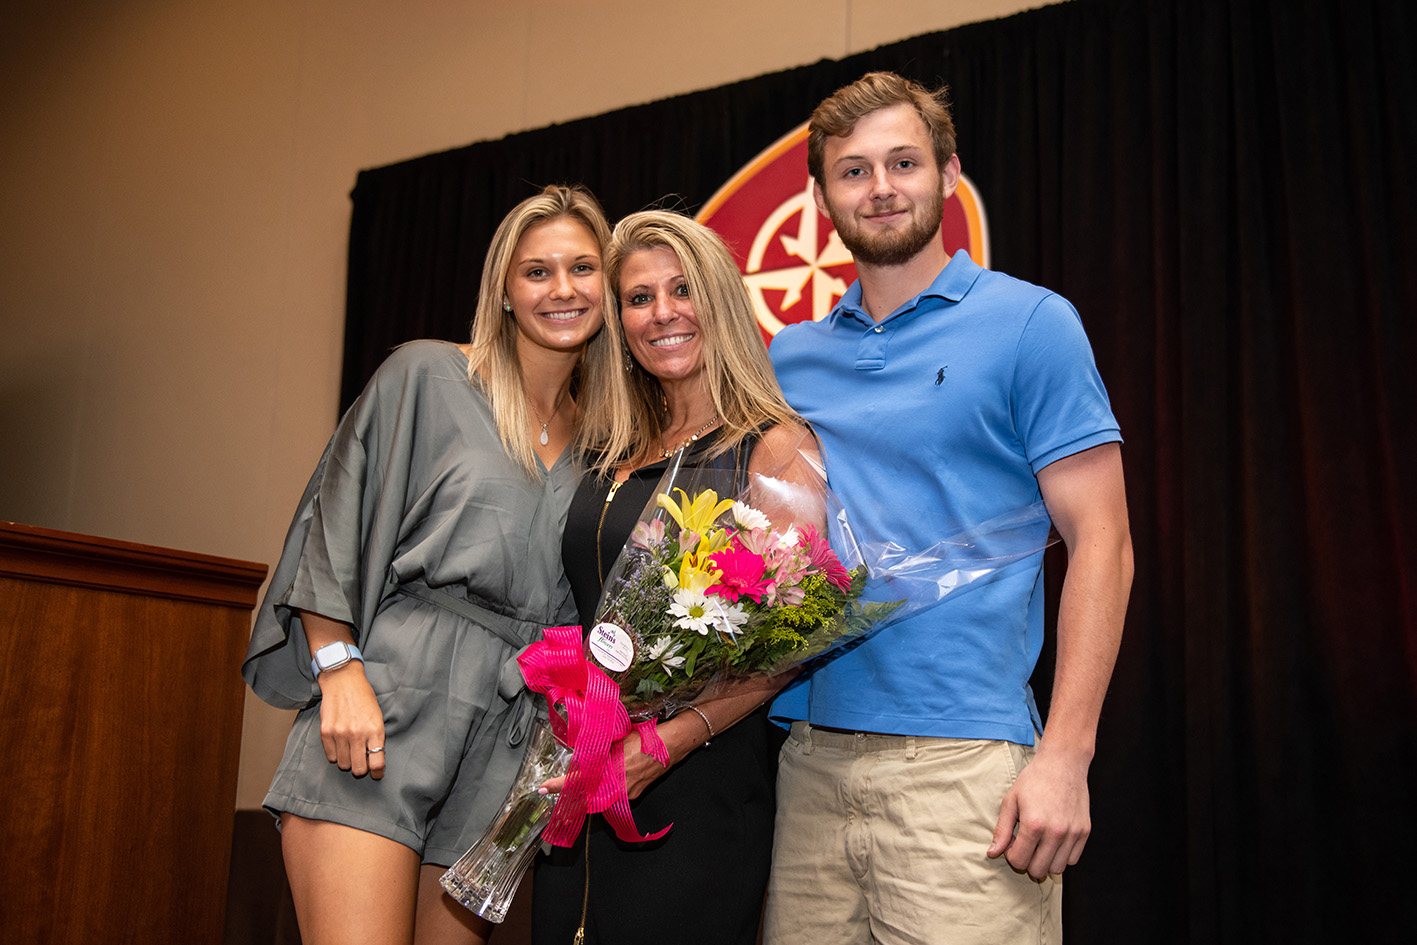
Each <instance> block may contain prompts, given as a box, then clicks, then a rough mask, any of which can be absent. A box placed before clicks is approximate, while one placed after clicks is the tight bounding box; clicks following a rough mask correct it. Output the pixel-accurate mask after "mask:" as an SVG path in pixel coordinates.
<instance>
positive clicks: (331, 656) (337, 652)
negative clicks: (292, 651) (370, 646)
mask: <svg viewBox="0 0 1417 945" xmlns="http://www.w3.org/2000/svg"><path fill="white" fill-rule="evenodd" d="M350 660H359V662H361V663H362V662H364V654H363V653H361V652H359V647H357V646H355V645H354V644H353V643H345V642H343V641H341V640H336V641H335V642H334V643H326V644H325V645H324V646H322V647H320V648H319V649H318V650H316V651H315V658H314V659H312V660H311V661H310V672H312V673H314V674H315V676H316V677H318V676H319V675H320V674H321V673H328V672H329V671H330V670H332V669H339V668H340V667H341V666H343V665H344V664H345V663H348V662H349V661H350Z"/></svg>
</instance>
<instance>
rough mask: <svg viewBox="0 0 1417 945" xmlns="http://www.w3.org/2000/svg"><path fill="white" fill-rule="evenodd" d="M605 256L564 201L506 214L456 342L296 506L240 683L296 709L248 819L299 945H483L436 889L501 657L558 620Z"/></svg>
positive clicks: (467, 794) (400, 387) (594, 225)
mask: <svg viewBox="0 0 1417 945" xmlns="http://www.w3.org/2000/svg"><path fill="white" fill-rule="evenodd" d="M608 237H609V229H608V227H607V225H606V222H605V218H604V216H603V214H602V212H601V210H600V207H599V206H598V205H597V204H596V202H595V200H594V198H593V197H591V196H590V194H589V193H587V192H586V191H584V190H583V189H581V188H579V187H576V188H566V187H548V188H546V190H544V191H543V192H542V193H541V194H539V195H537V196H535V197H532V198H529V199H527V200H525V201H523V202H522V203H521V204H519V205H518V206H517V207H516V208H515V209H513V211H512V212H511V213H510V214H509V215H508V216H507V218H506V219H505V220H504V221H503V222H502V224H501V226H500V227H499V228H498V230H497V234H496V236H495V237H494V239H493V242H492V246H491V249H490V250H489V251H488V255H487V262H486V266H485V268H484V271H483V279H482V287H481V292H480V297H479V300H478V307H477V312H476V318H475V320H474V323H473V335H472V341H471V344H467V345H456V344H450V343H444V342H436V341H419V342H412V343H410V344H407V345H404V346H402V347H400V348H399V349H397V350H396V351H394V353H393V354H392V355H391V356H390V357H389V358H388V360H387V361H385V362H384V364H383V365H381V366H380V368H379V369H378V371H377V372H376V373H375V375H374V377H373V379H372V380H371V381H370V382H369V384H368V386H367V387H366V388H365V390H364V392H363V394H362V395H361V396H360V397H359V399H358V400H357V401H356V402H355V403H354V405H353V406H352V407H351V408H350V409H349V411H348V412H347V413H346V414H345V416H344V418H343V419H342V420H341V421H340V424H339V427H338V429H337V430H336V432H335V435H334V437H333V439H332V440H331V441H330V443H329V446H328V447H327V448H326V450H325V454H324V456H323V457H322V458H321V460H320V462H319V465H318V467H317V468H316V470H315V474H314V476H313V477H312V478H311V480H310V484H309V486H308V487H307V488H306V490H305V495H304V497H303V498H302V499H301V502H300V506H299V509H298V511H297V513H296V516H295V520H294V522H293V523H292V524H291V528H290V532H289V534H288V536H287V538H286V543H285V548H284V551H283V553H282V556H281V559H280V562H279V564H278V565H277V567H276V569H275V573H274V575H273V577H272V580H271V585H270V588H269V590H268V591H267V595H266V599H265V601H264V602H263V604H262V606H261V610H260V612H259V614H258V616H257V620H256V624H255V627H254V629H253V631H252V636H251V645H250V649H249V651H248V653H247V657H246V662H245V665H244V666H243V670H242V672H243V675H244V676H245V678H246V681H247V682H248V683H249V684H250V686H251V687H252V689H253V690H254V691H255V692H256V693H257V695H259V696H261V697H262V698H263V699H265V700H266V701H267V702H270V703H272V704H274V705H277V706H281V707H285V708H293V709H298V710H299V713H298V715H297V717H296V720H295V724H294V727H293V729H292V731H291V733H290V737H289V740H288V742H287V744H286V749H285V755H284V757H283V759H282V760H281V764H280V768H279V770H278V771H277V773H276V776H275V779H274V781H273V783H272V784H271V788H270V793H269V794H268V795H267V796H266V798H265V801H264V805H265V807H266V808H267V809H269V810H270V811H271V812H272V813H273V814H275V815H276V816H277V817H278V818H279V822H280V826H281V831H282V848H283V852H284V857H285V863H286V871H287V874H288V875H289V878H290V885H291V890H292V893H293V894H294V899H295V907H296V914H297V918H298V920H299V924H300V931H301V935H302V937H303V939H304V941H305V943H306V945H318V943H336V942H337V943H340V945H349V943H358V942H371V943H372V942H377V943H380V945H387V943H413V942H415V941H417V942H418V943H420V945H424V943H432V942H461V943H475V942H483V941H485V940H486V937H487V935H488V933H489V931H490V927H489V926H488V924H487V923H485V922H484V921H483V920H482V919H480V918H478V917H476V916H474V915H473V914H472V913H471V912H469V911H468V910H466V909H464V908H462V907H461V906H459V905H457V904H456V903H454V902H453V901H452V900H450V899H448V898H447V897H445V896H443V895H442V891H441V888H440V887H439V885H438V877H439V876H440V875H441V873H442V871H443V870H444V869H445V868H446V867H447V866H448V865H449V864H451V863H452V862H453V861H455V860H456V859H457V858H458V856H460V855H461V854H462V853H463V852H464V851H465V850H466V849H467V847H468V846H470V845H471V843H472V842H473V841H474V840H475V839H476V838H477V837H478V836H479V834H480V833H481V832H482V830H483V828H484V827H485V826H486V824H487V822H488V820H489V819H490V818H491V816H492V815H493V813H494V812H495V811H496V809H497V808H498V805H499V804H500V802H501V800H502V798H503V796H504V795H505V793H506V791H507V789H508V788H509V787H510V785H511V781H512V778H513V776H514V775H515V773H516V770H517V767H518V765H519V763H520V760H521V755H522V752H523V749H524V747H525V746H524V736H525V733H526V726H527V723H528V722H529V719H530V714H531V710H532V703H531V700H530V697H529V695H527V694H526V693H525V690H524V689H522V688H521V685H520V683H521V677H520V675H519V673H517V671H516V664H515V662H514V657H515V655H516V654H517V652H518V650H519V649H520V648H521V647H522V646H523V645H524V644H526V643H528V642H530V641H532V640H533V639H536V638H537V637H538V636H539V634H540V631H541V630H542V629H543V628H545V627H548V626H557V625H561V624H565V623H571V622H574V620H575V614H576V611H575V606H574V604H573V603H572V601H571V598H570V592H569V588H568V586H567V584H566V581H565V578H564V576H563V575H562V571H561V563H560V547H561V531H562V527H563V525H564V523H565V519H566V509H567V506H568V504H569V502H570V500H571V496H572V494H573V493H574V491H575V488H576V482H577V478H576V477H577V470H575V469H574V468H573V463H572V457H573V454H574V452H575V449H574V440H575V436H576V430H577V428H578V426H579V423H580V421H581V419H582V418H583V416H584V414H585V413H586V411H587V410H589V411H592V412H593V407H590V406H589V405H591V404H593V403H594V402H595V401H596V399H597V391H598V390H599V389H600V388H601V387H602V386H603V385H605V384H613V383H618V382H619V381H618V380H617V375H618V373H620V372H619V367H618V362H617V361H614V360H612V359H611V358H610V349H609V348H608V346H607V345H606V344H605V341H604V338H603V337H601V336H600V335H599V334H598V333H599V332H600V328H601V324H602V318H601V304H602V300H603V299H604V298H605V297H606V289H605V283H604V273H603V270H602V266H601V252H602V250H603V248H604V246H605V244H606V242H607V240H608ZM573 381H574V382H575V383H573ZM605 399H607V400H608V399H609V398H608V397H607V398H605Z"/></svg>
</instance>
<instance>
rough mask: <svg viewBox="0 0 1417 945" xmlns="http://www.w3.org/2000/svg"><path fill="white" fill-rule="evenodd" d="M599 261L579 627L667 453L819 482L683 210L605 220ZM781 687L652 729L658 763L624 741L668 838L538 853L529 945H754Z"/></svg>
mask: <svg viewBox="0 0 1417 945" xmlns="http://www.w3.org/2000/svg"><path fill="white" fill-rule="evenodd" d="M606 267H607V275H608V277H609V283H610V286H611V288H612V291H613V292H614V293H615V295H616V297H617V301H616V303H615V304H614V305H613V306H607V311H606V332H607V333H608V334H609V335H610V336H611V338H612V339H613V341H614V343H616V344H618V345H619V346H620V347H621V350H622V352H623V357H624V367H625V371H626V374H627V377H626V380H627V381H628V400H627V401H626V402H625V403H623V404H617V405H615V408H614V409H613V410H611V411H609V414H610V416H609V419H608V423H607V426H608V430H607V431H606V433H605V439H604V444H603V449H602V451H601V453H600V457H599V462H598V463H596V464H595V465H594V466H593V468H592V470H591V471H590V472H589V473H588V474H587V475H586V476H585V477H584V478H583V479H582V481H581V483H580V487H579V489H578V491H577V493H576V495H575V497H574V498H573V499H572V500H571V509H570V513H569V515H568V517H567V521H566V532H565V537H564V539H563V542H562V560H563V563H564V564H565V568H566V575H567V577H568V578H569V579H570V582H571V590H572V594H573V595H574V597H575V602H576V607H577V610H578V611H579V613H580V620H581V625H582V626H583V627H590V626H593V624H594V617H595V608H596V604H597V602H598V601H599V598H600V592H601V586H602V583H603V582H604V580H605V576H606V573H607V571H608V570H609V568H610V567H611V565H612V564H613V563H614V562H615V559H616V557H617V556H618V555H619V553H620V549H621V548H622V547H623V546H624V544H625V540H626V539H627V538H628V537H629V535H630V532H631V530H632V529H633V527H634V525H635V523H636V522H637V521H638V520H639V516H640V513H641V511H642V510H643V509H644V507H645V504H646V503H647V502H648V501H649V500H650V498H651V497H652V496H653V494H654V491H655V487H656V486H657V485H658V483H659V481H660V477H661V475H662V474H663V473H664V471H665V469H666V466H667V464H668V463H669V462H670V460H671V459H673V458H674V457H675V455H676V454H678V453H681V452H682V453H684V454H685V455H684V457H683V463H684V464H685V465H696V466H705V465H712V466H716V467H719V468H722V469H724V470H732V471H733V472H734V473H735V474H736V475H735V479H736V481H737V484H738V486H740V487H742V486H746V485H747V484H748V482H749V477H750V475H752V474H757V473H763V474H769V475H772V476H774V477H776V478H779V479H789V480H796V481H800V482H804V483H810V482H814V481H815V482H819V481H820V479H819V476H818V474H817V472H816V471H815V470H814V469H813V468H812V466H813V462H814V461H815V460H817V453H816V441H815V439H814V438H813V437H812V435H811V433H810V432H809V431H808V430H807V429H806V428H805V426H804V425H803V424H802V422H801V420H800V419H799V418H798V417H797V415H796V414H795V413H793V411H792V409H791V408H790V407H789V406H788V405H787V402H786V401H785V400H784V399H783V396H782V392H781V390H780V389H779V387H778V385H777V381H776V379H775V378H774V377H773V374H772V365H771V362H770V361H769V360H768V355H767V348H766V346H765V345H764V344H763V341H762V336H761V334H760V333H759V329H758V325H757V321H756V319H755V317H754V315H753V308H752V303H751V301H750V300H749V297H748V293H747V291H746V289H745V288H744V286H743V282H742V278H741V276H740V275H739V272H738V269H737V266H736V265H735V264H734V262H733V258H732V256H731V255H730V254H729V252H728V250H727V248H726V247H725V246H724V245H723V243H722V241H720V240H719V239H718V237H717V236H716V235H714V234H713V232H712V231H710V230H709V229H707V228H706V227H704V226H702V225H700V224H698V223H695V222H694V221H692V220H690V219H688V218H687V217H684V216H681V215H679V214H674V213H666V212H661V211H646V212H643V213H636V214H632V215H631V216H629V217H626V218H625V219H624V220H622V221H621V222H620V223H619V225H617V226H616V228H615V232H614V235H613V237H612V240H611V245H610V248H609V249H608V250H607V253H606ZM784 681H785V680H781V679H779V680H775V681H764V683H763V684H761V685H758V686H756V687H752V688H749V687H744V688H740V689H738V690H736V691H734V692H733V693H732V694H731V695H727V696H724V697H720V698H714V699H706V700H701V701H700V702H698V703H697V704H696V705H694V706H693V707H692V708H690V709H688V710H685V711H683V712H681V713H679V714H678V715H676V716H674V717H673V718H671V719H668V720H667V721H664V720H662V721H661V722H660V724H659V727H658V728H659V733H660V735H661V736H662V737H663V739H664V743H665V746H666V748H667V749H668V751H669V757H670V767H669V768H665V767H663V766H661V765H660V764H659V763H658V762H657V761H654V760H653V759H651V758H650V757H649V756H648V755H645V754H643V753H642V752H640V750H639V738H638V736H637V735H634V734H631V735H630V736H629V737H628V738H627V739H626V740H625V769H626V772H625V773H626V781H627V784H628V792H629V796H630V798H631V809H632V811H633V812H634V817H635V823H636V824H637V825H638V827H639V829H640V830H642V831H646V832H652V831H655V830H658V829H660V828H662V827H663V826H665V825H666V824H669V823H671V822H672V823H673V825H674V827H673V829H672V830H670V831H669V833H668V834H667V835H665V836H664V837H662V838H660V839H659V840H655V841H651V842H648V843H625V842H622V841H620V840H619V839H618V838H616V837H615V835H614V833H613V832H612V831H611V829H610V828H609V826H608V825H607V824H606V822H605V821H604V819H603V818H598V817H592V818H591V819H590V821H589V825H588V828H587V830H585V831H583V832H582V834H581V836H580V838H579V839H578V841H577V843H576V845H575V846H574V847H572V848H569V849H554V850H552V852H551V853H550V854H549V855H543V856H540V857H538V858H537V863H536V871H535V875H534V881H533V911H532V940H533V942H534V943H535V945H570V943H571V942H572V940H573V939H574V937H575V935H576V932H577V930H578V929H580V928H582V927H583V928H584V942H585V945H597V943H598V945H636V943H640V942H644V943H651V942H653V943H660V942H665V941H672V942H676V943H680V945H693V943H703V945H752V943H753V942H754V941H755V940H756V938H757V931H758V922H759V917H760V914H761V909H762V902H763V892H764V889H765V887H766V884H767V877H768V867H769V863H770V858H771V851H772V828H773V816H774V810H775V805H774V785H775V781H776V776H777V752H778V748H779V747H780V745H781V741H782V733H781V732H780V731H779V730H778V729H777V728H776V727H775V726H774V725H772V724H771V723H770V722H769V721H768V719H767V710H766V707H765V706H764V703H765V702H766V701H767V700H768V699H769V698H770V697H771V696H772V695H773V693H774V692H775V691H776V689H777V688H778V686H779V685H780V684H781V682H784ZM710 743H711V744H710ZM587 837H589V850H588V851H587V849H586V842H587ZM587 862H588V863H589V864H590V881H589V883H587V877H586V865H587ZM583 910H584V917H583V915H582V913H583Z"/></svg>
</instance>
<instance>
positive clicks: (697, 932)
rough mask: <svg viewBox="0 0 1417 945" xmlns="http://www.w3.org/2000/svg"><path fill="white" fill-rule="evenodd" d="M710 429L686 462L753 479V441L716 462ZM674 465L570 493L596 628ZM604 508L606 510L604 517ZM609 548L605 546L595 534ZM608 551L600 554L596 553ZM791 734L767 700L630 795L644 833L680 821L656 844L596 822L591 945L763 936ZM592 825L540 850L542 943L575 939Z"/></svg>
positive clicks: (749, 944)
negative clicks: (622, 557) (623, 552)
mask: <svg viewBox="0 0 1417 945" xmlns="http://www.w3.org/2000/svg"><path fill="white" fill-rule="evenodd" d="M713 440H714V436H713V435H710V436H707V437H704V438H703V439H701V440H699V441H698V442H697V443H695V444H693V447H692V448H691V449H692V450H693V455H690V456H686V457H685V462H689V463H691V462H694V461H695V458H696V457H698V458H699V460H700V462H699V464H700V465H708V464H712V465H714V466H721V467H723V468H727V469H735V470H737V471H738V472H739V474H740V475H743V476H744V479H745V480H746V476H745V474H743V470H744V469H745V468H746V461H745V458H744V457H745V454H746V452H747V450H748V448H750V447H751V442H748V441H745V444H744V445H743V446H741V447H739V449H738V450H730V451H728V452H726V453H724V454H722V455H720V456H718V457H715V458H713V459H712V460H709V459H706V458H704V457H705V454H706V453H707V451H708V449H709V448H710V447H711V446H712V443H713ZM666 465H667V461H666V462H660V463H655V464H654V465H651V466H646V467H644V468H643V469H638V470H635V471H634V472H632V473H631V474H630V478H629V479H628V480H626V481H625V483H624V484H622V485H621V486H620V488H619V489H618V490H616V492H615V496H614V498H613V500H612V501H611V502H610V503H609V505H608V507H607V505H606V496H607V495H608V494H609V492H610V483H609V482H608V481H606V480H604V479H596V478H594V477H591V476H587V477H585V478H584V479H582V481H581V484H580V488H579V489H578V490H577V492H576V495H575V498H573V499H572V500H571V510H570V514H569V516H568V517H567V520H566V532H565V536H564V538H563V539H562V545H561V556H562V561H563V563H564V564H565V568H566V575H567V577H568V578H569V579H570V582H571V590H572V593H573V594H574V596H575V600H576V606H577V609H578V610H579V612H580V619H581V625H582V626H590V625H591V624H592V622H593V620H594V617H595V606H596V604H597V603H598V601H599V598H600V589H601V583H602V580H603V575H604V571H606V570H608V569H609V568H610V566H611V565H612V564H613V563H614V561H615V558H616V556H617V555H619V553H620V549H621V548H622V547H623V546H624V544H625V540H626V539H627V538H628V537H629V535H630V532H631V530H632V529H633V528H634V526H635V523H636V522H637V521H638V520H639V515H640V512H641V511H642V510H643V509H644V507H645V504H646V503H647V502H648V501H649V500H650V498H651V497H652V496H653V495H654V489H655V486H656V485H658V484H659V480H660V477H661V476H662V475H663V474H664V470H665V467H666ZM602 513H604V518H603V520H602ZM597 533H598V534H599V538H600V541H599V545H600V547H599V548H598V549H597V548H596V536H597ZM597 551H598V552H599V554H598V555H597ZM784 734H785V733H783V732H782V731H781V730H780V729H778V728H777V727H776V726H774V725H773V724H772V723H770V722H769V721H768V720H767V709H766V707H764V708H763V709H759V710H758V711H757V712H754V713H753V714H751V715H749V716H748V717H747V718H745V719H744V720H743V721H741V722H739V723H738V724H737V725H735V726H733V727H732V728H730V729H728V730H727V731H726V732H723V733H722V734H719V735H716V736H714V738H713V743H712V744H711V745H709V746H707V747H703V748H699V749H697V750H695V751H694V752H693V753H691V754H690V755H689V756H688V757H686V758H685V759H684V760H683V761H681V762H679V763H678V764H677V765H675V766H674V767H673V768H671V769H670V770H669V771H668V772H667V773H666V774H665V775H664V776H663V777H661V778H659V779H658V780H656V781H655V782H654V783H653V784H651V785H650V786H649V787H648V788H646V789H645V791H644V793H643V794H641V795H640V796H639V797H638V798H636V799H635V800H634V801H631V802H630V809H631V810H632V811H633V812H634V816H635V824H636V826H637V827H638V828H639V830H640V832H641V833H651V832H654V831H656V830H659V829H660V828H662V827H664V826H665V825H666V824H669V823H673V825H674V827H673V829H672V830H670V831H669V833H668V834H666V835H665V836H664V837H661V838H660V839H659V840H655V841H651V842H649V843H624V842H622V841H620V840H619V839H618V838H616V836H615V834H614V832H613V831H612V830H611V829H610V827H609V825H608V824H607V823H606V822H605V818H603V817H600V816H595V817H592V818H591V819H590V827H589V834H590V890H589V904H588V907H587V914H586V923H585V945H638V943H645V945H650V943H653V945H660V943H662V942H676V943H679V945H695V943H702V945H753V943H754V942H755V941H756V940H757V933H758V921H759V918H760V916H761V913H762V905H763V893H764V890H765V889H766V887H767V879H768V867H769V865H770V863H771V857H772V829H773V817H774V814H775V811H776V806H775V796H774V790H775V785H776V780H777V753H778V749H779V748H780V747H781V745H782V741H783V737H784ZM586 834H587V831H582V832H581V836H580V838H579V839H578V840H577V841H576V845H575V846H573V847H571V848H554V849H553V850H552V852H551V853H550V854H549V855H547V854H542V855H539V856H538V857H537V858H536V867H535V874H534V878H533V886H532V934H531V938H532V943H533V945H570V943H571V939H572V938H573V936H574V935H575V932H576V929H577V928H579V927H580V924H581V903H582V898H583V896H585V894H586V882H585V863H586V850H585V842H586Z"/></svg>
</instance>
